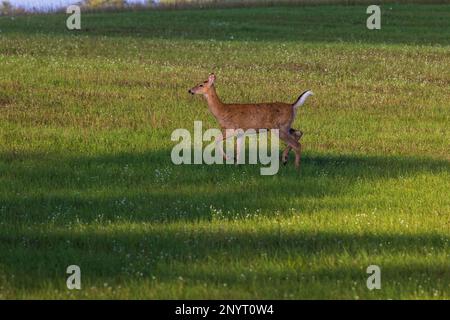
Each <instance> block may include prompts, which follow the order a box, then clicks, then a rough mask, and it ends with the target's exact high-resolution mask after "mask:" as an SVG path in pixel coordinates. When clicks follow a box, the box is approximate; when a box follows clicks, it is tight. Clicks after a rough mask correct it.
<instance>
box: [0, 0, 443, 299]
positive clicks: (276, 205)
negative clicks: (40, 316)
mask: <svg viewBox="0 0 450 320" xmlns="http://www.w3.org/2000/svg"><path fill="white" fill-rule="evenodd" d="M382 9H383V13H382V29H381V30H379V31H369V30H367V29H366V28H365V19H366V17H367V15H366V14H365V7H364V6H313V7H274V8H245V9H228V10H220V9H211V10H209V9H208V10H183V11H150V12H149V11H141V12H127V13H95V14H86V15H83V16H82V27H83V30H82V31H80V32H69V31H67V30H65V17H66V16H65V15H31V16H21V17H16V18H15V19H14V20H12V19H11V18H9V17H0V30H1V32H0V173H1V174H0V298H6V299H10V298H149V299H159V298H170V299H174V298H200V299H202V298H251V299H252V298H256V299H260V298H273V299H284V298H287V299H296V298H325V299H328V298H333V299H335V298H339V299H357V298H360V299H380V298H381V299H385V298H392V299H416V298H426V299H429V298H430V299H431V298H438V299H442V298H446V299H449V298H450V272H449V270H450V269H449V264H450V243H449V241H450V197H449V190H450V157H449V149H450V148H449V141H450V134H449V129H448V127H449V123H450V102H449V101H450V91H449V90H448V88H449V84H450V74H449V72H448V70H450V54H449V52H450V10H449V6H444V5H440V6H439V5H434V6H431V5H430V6H423V5H386V6H383V8H382ZM211 71H214V72H215V73H216V75H217V78H218V79H217V90H218V93H219V95H220V96H221V97H222V99H223V100H224V101H227V102H237V101H240V102H252V101H255V102H258V101H259V102H260V101H287V102H290V101H294V99H295V98H296V97H297V96H298V94H299V93H300V92H302V91H303V90H304V89H309V88H311V89H313V90H314V92H315V93H316V95H315V96H314V97H312V98H311V100H309V101H308V102H307V104H306V105H305V106H304V107H303V108H302V109H301V110H300V111H299V113H298V115H297V119H296V122H295V128H300V129H302V130H303V131H304V132H305V135H304V138H303V146H304V156H303V164H302V169H301V172H300V173H298V172H296V171H295V169H294V168H293V165H292V158H291V163H290V164H289V165H288V166H287V167H282V168H281V169H280V172H279V173H278V174H277V175H275V176H261V175H260V174H259V166H254V165H244V166H233V165H229V166H220V165H214V166H205V165H203V166H194V165H191V166H188V165H185V166H175V165H173V164H172V162H171V160H170V151H171V148H172V147H173V146H174V143H173V142H172V141H171V140H170V134H171V132H172V130H174V129H175V128H188V129H190V130H192V128H193V122H194V121H195V120H202V121H203V122H204V126H205V127H217V124H216V122H215V120H214V119H213V117H212V116H211V115H210V113H209V111H208V110H207V107H206V105H205V103H204V101H202V100H201V99H200V98H199V97H192V96H190V95H188V94H187V89H189V88H190V87H192V86H194V85H195V84H196V83H198V82H200V81H202V80H204V79H205V77H206V76H207V75H208V73H209V72H211ZM70 264H77V265H79V266H80V267H81V270H82V287H83V288H82V290H80V291H69V290H68V289H66V286H65V283H66V277H67V275H66V273H65V270H66V267H67V266H68V265H70ZM371 264H376V265H379V266H380V267H381V271H382V289H381V290H374V291H369V290H368V289H367V288H366V279H367V276H368V275H367V274H366V268H367V266H369V265H371Z"/></svg>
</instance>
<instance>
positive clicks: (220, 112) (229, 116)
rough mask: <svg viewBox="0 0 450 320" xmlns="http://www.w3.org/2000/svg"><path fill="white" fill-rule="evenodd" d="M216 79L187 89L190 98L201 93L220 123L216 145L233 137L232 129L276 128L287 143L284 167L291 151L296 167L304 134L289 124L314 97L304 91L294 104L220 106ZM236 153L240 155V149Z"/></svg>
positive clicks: (212, 76)
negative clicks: (298, 109) (307, 101)
mask: <svg viewBox="0 0 450 320" xmlns="http://www.w3.org/2000/svg"><path fill="white" fill-rule="evenodd" d="M215 80H216V76H215V75H214V74H210V75H209V77H208V80H207V81H204V82H203V83H201V84H199V85H197V86H195V87H193V88H192V89H189V91H188V92H189V93H190V94H193V95H194V94H202V95H203V96H204V97H205V98H206V101H207V103H208V108H209V110H210V111H211V113H212V114H213V115H214V117H215V118H216V119H217V121H218V122H219V125H220V127H221V130H222V137H221V139H218V140H216V142H217V143H220V142H221V141H222V140H224V139H227V138H229V137H231V136H232V135H230V134H231V133H232V132H233V130H238V129H242V130H247V129H255V130H258V129H279V136H280V139H281V140H283V141H284V142H285V143H286V144H287V147H286V149H285V150H284V151H283V154H282V162H283V164H286V163H287V158H288V154H289V151H290V150H291V149H293V150H294V152H295V166H296V167H297V168H299V167H300V156H301V144H300V142H299V140H300V138H301V136H302V134H303V133H302V132H301V131H299V130H295V129H293V128H291V125H292V122H294V118H295V115H296V112H297V108H298V107H299V106H301V105H303V104H304V103H305V101H306V99H307V98H308V97H309V96H311V95H313V93H312V91H311V90H307V91H305V92H303V93H302V94H301V95H300V96H299V97H298V99H297V100H296V101H295V102H294V103H293V104H290V103H283V102H271V103H251V104H236V103H222V101H220V99H219V97H218V95H217V93H216V89H215V88H214V82H215ZM227 129H228V130H227ZM230 129H232V130H230ZM227 131H228V134H229V135H228V136H227ZM238 147H239V143H238ZM237 152H238V154H239V150H238V151H237ZM222 153H223V150H222ZM225 157H226V156H225Z"/></svg>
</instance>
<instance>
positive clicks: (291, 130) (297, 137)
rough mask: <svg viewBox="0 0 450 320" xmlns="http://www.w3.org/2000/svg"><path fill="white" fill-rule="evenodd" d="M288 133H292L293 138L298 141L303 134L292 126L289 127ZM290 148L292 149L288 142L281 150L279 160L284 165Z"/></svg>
mask: <svg viewBox="0 0 450 320" xmlns="http://www.w3.org/2000/svg"><path fill="white" fill-rule="evenodd" d="M289 134H290V135H292V136H294V138H295V139H296V140H297V141H299V140H300V138H301V137H302V136H303V132H302V131H301V130H296V129H294V128H291V129H289ZM291 149H292V148H291V146H290V145H289V144H288V145H287V146H286V148H285V149H284V150H283V154H282V157H281V161H282V163H283V164H284V165H286V164H287V161H288V156H289V152H290V151H291Z"/></svg>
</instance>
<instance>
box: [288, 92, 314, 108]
mask: <svg viewBox="0 0 450 320" xmlns="http://www.w3.org/2000/svg"><path fill="white" fill-rule="evenodd" d="M312 95H314V93H313V92H312V91H311V90H306V91H305V92H303V93H302V94H301V95H300V97H298V99H297V101H295V103H294V104H293V107H294V109H297V108H298V107H300V106H302V105H303V104H304V103H305V101H306V99H307V98H308V97H309V96H312Z"/></svg>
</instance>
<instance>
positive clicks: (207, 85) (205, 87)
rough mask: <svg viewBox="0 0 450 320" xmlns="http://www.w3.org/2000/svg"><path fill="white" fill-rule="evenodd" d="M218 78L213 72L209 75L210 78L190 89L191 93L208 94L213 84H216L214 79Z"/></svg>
mask: <svg viewBox="0 0 450 320" xmlns="http://www.w3.org/2000/svg"><path fill="white" fill-rule="evenodd" d="M215 80H216V76H215V75H214V74H213V73H211V74H210V75H209V77H208V80H206V81H204V82H203V83H200V84H199V85H196V86H195V87H193V88H192V89H189V91H188V92H189V93H190V94H207V93H208V92H209V90H210V89H211V87H212V86H214V81H215Z"/></svg>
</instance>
